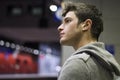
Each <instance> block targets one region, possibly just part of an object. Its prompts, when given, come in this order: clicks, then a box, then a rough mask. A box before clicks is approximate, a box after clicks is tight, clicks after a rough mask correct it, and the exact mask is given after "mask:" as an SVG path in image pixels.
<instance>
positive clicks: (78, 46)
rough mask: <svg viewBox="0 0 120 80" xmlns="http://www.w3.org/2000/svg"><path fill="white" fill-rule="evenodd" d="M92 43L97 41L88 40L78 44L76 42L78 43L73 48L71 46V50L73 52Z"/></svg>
mask: <svg viewBox="0 0 120 80" xmlns="http://www.w3.org/2000/svg"><path fill="white" fill-rule="evenodd" d="M92 42H97V40H94V39H92V40H89V39H85V40H84V39H83V40H81V41H80V42H78V43H76V44H75V45H74V46H73V48H74V49H75V50H77V49H78V48H80V47H82V46H84V45H86V44H89V43H92Z"/></svg>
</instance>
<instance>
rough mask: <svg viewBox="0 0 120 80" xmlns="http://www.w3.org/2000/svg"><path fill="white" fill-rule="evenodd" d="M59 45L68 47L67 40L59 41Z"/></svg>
mask: <svg viewBox="0 0 120 80" xmlns="http://www.w3.org/2000/svg"><path fill="white" fill-rule="evenodd" d="M60 44H61V45H66V46H69V45H70V44H69V43H68V41H67V40H60Z"/></svg>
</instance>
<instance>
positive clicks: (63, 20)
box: [63, 17, 72, 21]
mask: <svg viewBox="0 0 120 80" xmlns="http://www.w3.org/2000/svg"><path fill="white" fill-rule="evenodd" d="M67 19H72V18H71V17H65V18H63V21H65V20H67Z"/></svg>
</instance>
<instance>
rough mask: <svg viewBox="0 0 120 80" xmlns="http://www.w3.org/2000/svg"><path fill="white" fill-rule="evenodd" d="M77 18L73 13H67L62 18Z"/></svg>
mask: <svg viewBox="0 0 120 80" xmlns="http://www.w3.org/2000/svg"><path fill="white" fill-rule="evenodd" d="M68 17H69V18H77V17H76V15H75V13H74V11H69V12H68V13H67V14H66V15H65V17H64V18H68Z"/></svg>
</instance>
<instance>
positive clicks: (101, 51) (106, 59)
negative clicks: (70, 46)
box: [74, 42, 120, 76]
mask: <svg viewBox="0 0 120 80" xmlns="http://www.w3.org/2000/svg"><path fill="white" fill-rule="evenodd" d="M81 52H85V53H87V54H89V55H91V56H93V57H95V59H97V60H98V61H99V62H100V63H102V64H103V66H104V67H105V68H107V69H109V70H110V71H111V72H113V73H115V74H116V75H117V76H120V65H119V64H118V62H117V61H116V60H115V58H114V56H113V55H112V54H111V53H109V52H108V51H107V50H106V49H105V45H104V43H102V42H93V43H90V44H88V45H85V46H83V47H81V48H79V49H78V50H77V51H76V52H75V53H74V54H78V53H81Z"/></svg>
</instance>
